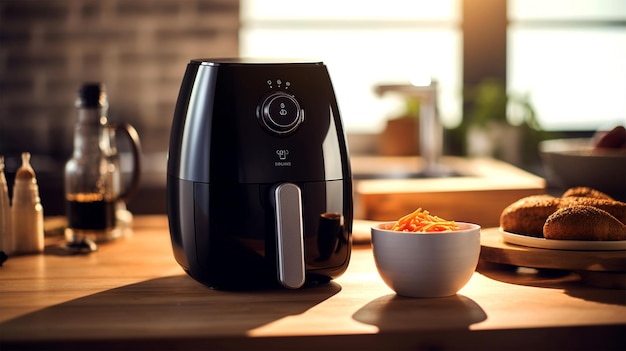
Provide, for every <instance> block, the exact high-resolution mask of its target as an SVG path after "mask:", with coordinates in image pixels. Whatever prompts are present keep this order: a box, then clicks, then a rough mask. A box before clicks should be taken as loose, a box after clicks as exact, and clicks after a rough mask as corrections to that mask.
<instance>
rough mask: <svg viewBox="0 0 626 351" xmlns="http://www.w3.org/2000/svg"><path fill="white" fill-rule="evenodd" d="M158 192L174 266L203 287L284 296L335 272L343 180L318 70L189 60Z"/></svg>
mask: <svg viewBox="0 0 626 351" xmlns="http://www.w3.org/2000/svg"><path fill="white" fill-rule="evenodd" d="M167 195H168V199H167V202H168V216H169V226H170V234H171V239H172V246H173V250H174V255H175V257H176V260H177V261H178V263H179V264H180V265H181V266H182V267H183V268H184V269H185V271H187V273H188V274H189V275H191V276H192V277H193V278H194V279H196V280H198V281H200V282H202V283H204V284H206V285H208V286H210V287H213V288H217V289H227V290H231V289H256V288H262V287H272V286H280V285H282V286H284V287H286V288H292V289H294V288H299V287H301V286H302V285H304V284H305V283H306V282H327V281H329V280H330V279H333V278H335V277H337V276H339V275H341V274H342V273H343V272H344V271H345V270H346V268H347V266H348V262H349V260H350V251H351V246H352V244H351V232H352V177H351V171H350V163H349V160H348V151H347V147H346V139H345V134H344V130H343V126H342V123H341V119H340V116H339V110H338V108H337V102H336V100H335V95H334V92H333V87H332V84H331V81H330V77H329V75H328V71H327V69H326V66H325V65H324V64H323V63H322V62H263V61H251V60H243V59H216V60H212V59H197V60H192V61H191V62H190V63H189V64H188V66H187V70H186V72H185V76H184V79H183V81H182V86H181V89H180V93H179V96H178V102H177V105H176V110H175V113H174V120H173V124H172V130H171V139H170V148H169V159H168V169H167Z"/></svg>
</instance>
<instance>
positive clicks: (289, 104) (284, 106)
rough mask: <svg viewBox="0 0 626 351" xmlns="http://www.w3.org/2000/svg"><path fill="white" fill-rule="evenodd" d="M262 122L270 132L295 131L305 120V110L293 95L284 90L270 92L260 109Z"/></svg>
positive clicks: (284, 132) (283, 132)
mask: <svg viewBox="0 0 626 351" xmlns="http://www.w3.org/2000/svg"><path fill="white" fill-rule="evenodd" d="M258 117H259V118H260V120H261V122H262V123H261V124H262V125H263V126H264V127H265V128H266V129H268V130H269V131H270V132H273V133H277V134H286V133H290V132H292V131H294V130H295V129H296V128H297V127H298V125H299V124H300V123H302V121H303V120H304V111H303V110H302V108H301V107H300V104H299V103H298V100H296V98H295V97H294V96H293V95H289V94H287V93H284V92H275V93H272V94H270V95H269V96H268V97H267V98H265V100H264V101H263V103H262V104H261V108H260V110H259V116H258Z"/></svg>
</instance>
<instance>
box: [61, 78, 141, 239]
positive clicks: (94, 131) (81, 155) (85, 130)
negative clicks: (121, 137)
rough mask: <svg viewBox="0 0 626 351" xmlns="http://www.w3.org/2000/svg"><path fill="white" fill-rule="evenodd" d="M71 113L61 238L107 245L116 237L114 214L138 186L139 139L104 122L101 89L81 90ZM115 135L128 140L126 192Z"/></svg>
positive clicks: (92, 86) (104, 99) (105, 104)
mask: <svg viewBox="0 0 626 351" xmlns="http://www.w3.org/2000/svg"><path fill="white" fill-rule="evenodd" d="M76 108H77V112H78V119H77V122H76V124H75V126H74V151H73V154H72V158H71V159H70V160H69V161H68V162H67V164H66V165H65V199H66V213H67V220H68V226H67V229H66V231H65V236H66V239H67V240H68V241H77V240H80V239H82V238H89V239H91V240H94V241H96V242H103V241H109V240H113V239H116V238H119V237H120V236H121V235H122V229H121V226H120V223H119V221H118V220H117V211H118V209H119V208H120V205H121V206H125V201H127V200H128V198H129V197H130V195H132V194H134V192H135V191H136V190H137V187H138V185H139V140H138V137H137V133H136V131H135V130H134V128H132V126H130V125H128V124H119V125H109V124H108V123H107V110H108V102H107V97H106V92H105V90H104V86H103V85H102V84H98V83H93V84H85V85H83V86H82V87H81V89H80V91H79V94H78V98H77V100H76ZM116 131H124V132H127V134H128V135H129V137H130V140H131V143H130V144H131V148H132V152H133V158H134V162H133V165H134V168H135V169H134V170H133V176H132V181H131V185H130V186H129V189H128V191H123V189H122V172H121V170H120V160H119V156H118V154H117V150H116V145H115V133H116Z"/></svg>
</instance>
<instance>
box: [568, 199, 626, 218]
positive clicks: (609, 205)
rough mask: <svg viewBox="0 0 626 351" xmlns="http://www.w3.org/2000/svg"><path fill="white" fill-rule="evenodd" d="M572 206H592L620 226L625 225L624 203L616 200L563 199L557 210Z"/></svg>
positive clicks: (625, 207) (625, 209)
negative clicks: (604, 212)
mask: <svg viewBox="0 0 626 351" xmlns="http://www.w3.org/2000/svg"><path fill="white" fill-rule="evenodd" d="M572 206H592V207H595V208H599V209H601V210H604V211H606V212H608V213H610V214H611V215H612V216H613V217H615V218H617V220H618V221H620V222H622V224H626V203H624V202H621V201H616V200H607V199H596V198H591V197H575V196H570V197H564V198H562V199H561V201H560V202H559V208H566V207H572Z"/></svg>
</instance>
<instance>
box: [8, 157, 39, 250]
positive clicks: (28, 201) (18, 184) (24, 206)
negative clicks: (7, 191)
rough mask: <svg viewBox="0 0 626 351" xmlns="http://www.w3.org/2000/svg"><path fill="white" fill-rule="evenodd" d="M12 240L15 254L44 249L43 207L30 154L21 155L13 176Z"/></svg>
mask: <svg viewBox="0 0 626 351" xmlns="http://www.w3.org/2000/svg"><path fill="white" fill-rule="evenodd" d="M11 214H12V221H13V238H14V240H15V242H14V245H15V253H18V254H27V253H37V252H42V251H43V248H44V230H43V206H41V200H40V198H39V187H38V185H37V178H36V177H35V171H34V170H33V167H31V165H30V153H28V152H24V153H22V166H21V167H20V168H19V169H18V170H17V173H16V174H15V186H14V187H13V206H12V207H11Z"/></svg>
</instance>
